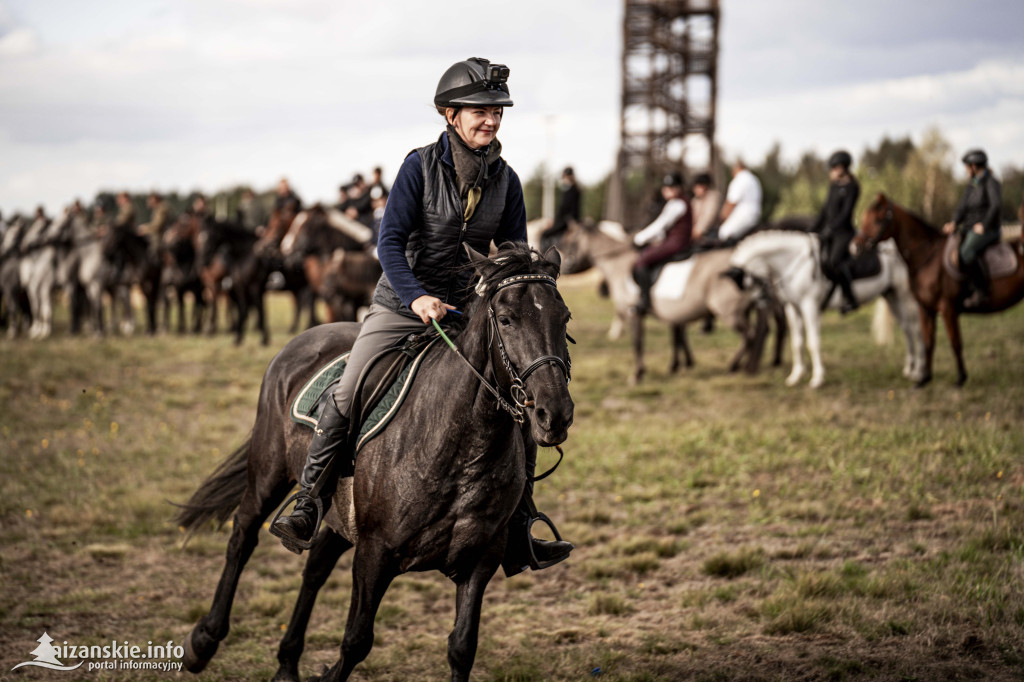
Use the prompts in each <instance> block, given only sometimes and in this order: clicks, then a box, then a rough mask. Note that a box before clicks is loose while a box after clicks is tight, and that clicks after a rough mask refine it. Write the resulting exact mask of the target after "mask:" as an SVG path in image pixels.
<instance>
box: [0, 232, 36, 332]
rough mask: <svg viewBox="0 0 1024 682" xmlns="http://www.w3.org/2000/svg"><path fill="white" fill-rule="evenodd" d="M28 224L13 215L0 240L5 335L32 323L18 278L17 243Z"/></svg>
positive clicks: (18, 257) (0, 275)
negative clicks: (5, 324)
mask: <svg viewBox="0 0 1024 682" xmlns="http://www.w3.org/2000/svg"><path fill="white" fill-rule="evenodd" d="M30 226H31V223H30V222H29V221H28V220H26V219H25V218H23V217H21V216H18V215H15V216H14V217H12V218H11V219H10V221H9V222H8V223H7V229H6V230H4V234H3V239H0V299H2V302H3V308H4V315H5V317H6V323H7V336H8V337H9V338H14V337H15V336H17V335H18V334H19V333H21V332H22V331H27V329H28V327H29V325H31V323H32V308H31V306H30V305H29V302H28V295H27V294H26V292H25V287H24V285H23V284H22V281H21V274H20V272H19V271H20V265H19V264H20V261H21V255H22V250H21V244H22V242H23V241H24V239H25V235H26V233H27V232H28V229H29V227H30Z"/></svg>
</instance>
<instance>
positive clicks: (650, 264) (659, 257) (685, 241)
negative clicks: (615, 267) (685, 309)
mask: <svg viewBox="0 0 1024 682" xmlns="http://www.w3.org/2000/svg"><path fill="white" fill-rule="evenodd" d="M661 196H662V198H664V199H665V205H664V206H663V207H662V209H661V213H660V214H659V215H658V217H657V218H655V219H654V222H652V223H651V224H650V225H648V226H647V227H645V228H644V229H642V230H640V231H639V232H637V233H636V235H635V236H634V237H633V244H634V245H636V246H637V247H639V248H643V251H641V252H640V256H639V257H638V258H637V259H636V265H634V267H633V279H635V280H636V283H637V284H638V285H639V286H640V303H639V304H638V306H637V312H639V313H640V314H641V315H643V314H646V313H647V312H648V311H649V310H650V309H651V286H652V285H653V284H654V282H653V281H652V274H653V271H654V268H655V267H657V266H658V265H661V264H662V263H664V262H666V261H668V260H670V259H671V258H673V257H674V256H676V255H678V254H680V253H682V252H684V251H686V250H687V249H689V248H690V242H691V240H692V237H693V211H692V210H690V201H689V199H687V198H686V187H685V185H684V183H683V176H682V175H681V174H680V173H669V174H668V175H666V176H665V178H664V180H662V183H661Z"/></svg>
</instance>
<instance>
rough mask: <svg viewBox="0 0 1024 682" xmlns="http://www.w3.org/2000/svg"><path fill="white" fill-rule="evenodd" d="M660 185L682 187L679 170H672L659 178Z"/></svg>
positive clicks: (681, 175)
mask: <svg viewBox="0 0 1024 682" xmlns="http://www.w3.org/2000/svg"><path fill="white" fill-rule="evenodd" d="M661 186H662V187H682V186H683V174H682V173H680V172H679V171H672V172H671V173H669V174H668V175H666V176H665V177H664V178H662V180H661Z"/></svg>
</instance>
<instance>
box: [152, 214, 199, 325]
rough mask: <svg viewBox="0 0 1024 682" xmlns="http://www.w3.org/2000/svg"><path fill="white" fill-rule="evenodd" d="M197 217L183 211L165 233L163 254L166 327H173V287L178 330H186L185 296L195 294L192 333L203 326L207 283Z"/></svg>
mask: <svg viewBox="0 0 1024 682" xmlns="http://www.w3.org/2000/svg"><path fill="white" fill-rule="evenodd" d="M198 227H199V226H198V223H197V221H193V220H190V219H189V216H188V215H182V216H180V217H179V218H178V220H177V221H175V223H174V224H173V225H171V226H169V227H168V228H167V231H166V232H164V235H163V248H162V249H161V257H162V261H163V273H162V275H161V282H162V285H163V304H164V328H165V329H167V330H168V331H169V330H170V327H171V307H172V302H171V299H170V292H171V291H173V293H174V298H175V300H176V302H177V307H178V330H177V331H178V333H179V334H184V333H185V296H186V295H187V294H192V300H193V303H192V333H193V334H198V333H200V332H201V331H202V328H203V313H204V308H205V305H206V303H205V301H204V300H203V283H202V280H200V279H199V263H198V260H199V257H198V253H197V250H196V243H197V232H196V230H198Z"/></svg>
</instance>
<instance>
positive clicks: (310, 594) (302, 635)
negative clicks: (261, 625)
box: [273, 529, 352, 682]
mask: <svg viewBox="0 0 1024 682" xmlns="http://www.w3.org/2000/svg"><path fill="white" fill-rule="evenodd" d="M351 547H352V543H351V542H349V541H348V540H346V539H345V538H343V537H341V536H340V535H338V534H337V533H335V532H334V531H333V530H330V529H328V530H327V531H326V532H324V533H322V534H321V535H320V537H319V538H317V541H316V544H314V545H313V547H312V549H310V550H309V557H308V558H307V559H306V568H305V570H304V571H303V572H302V587H301V588H300V589H299V598H298V599H297V600H296V602H295V609H294V610H293V611H292V618H291V621H290V622H289V623H288V630H287V631H286V632H285V633H284V637H282V638H281V644H280V646H279V647H278V649H277V660H278V663H279V664H280V665H279V667H278V669H277V674H275V675H274V678H273V679H274V680H275V681H278V682H280V681H283V680H298V679H300V678H299V658H300V657H301V656H302V651H303V649H305V640H306V627H307V626H308V625H309V616H310V614H311V613H312V612H313V604H314V603H316V597H317V594H318V593H319V592H320V588H321V587H323V585H324V583H325V582H327V578H328V577H330V575H331V572H332V571H333V570H334V566H335V565H336V564H337V563H338V558H339V557H340V556H341V555H342V554H344V553H345V552H346V551H348V550H349V549H350V548H351Z"/></svg>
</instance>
